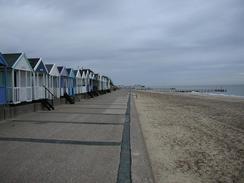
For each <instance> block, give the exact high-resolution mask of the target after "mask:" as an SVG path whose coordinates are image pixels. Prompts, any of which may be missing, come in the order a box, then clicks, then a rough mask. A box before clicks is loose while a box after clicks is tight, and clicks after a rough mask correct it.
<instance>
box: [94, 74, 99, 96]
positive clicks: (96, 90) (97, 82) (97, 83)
mask: <svg viewBox="0 0 244 183" xmlns="http://www.w3.org/2000/svg"><path fill="white" fill-rule="evenodd" d="M99 85H100V75H99V74H94V81H93V91H94V92H98V91H99Z"/></svg>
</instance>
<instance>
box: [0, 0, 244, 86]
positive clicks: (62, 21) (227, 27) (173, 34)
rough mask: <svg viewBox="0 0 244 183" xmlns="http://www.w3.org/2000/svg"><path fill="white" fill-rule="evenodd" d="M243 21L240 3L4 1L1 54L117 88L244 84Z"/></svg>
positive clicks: (199, 0)
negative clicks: (92, 75) (87, 73)
mask: <svg viewBox="0 0 244 183" xmlns="http://www.w3.org/2000/svg"><path fill="white" fill-rule="evenodd" d="M243 16H244V3H243V1H242V0H215V1H205V0H187V1H171V0H164V1H160V0H152V1H147V0H135V1H129V0H124V1H117V0H104V1H100V0H90V1H79V0H77V1H69V0H50V1H40V0H39V1H38V0H25V1H24V0H13V1H8V0H0V17H1V18H0V24H1V27H0V40H1V41H0V48H1V51H2V52H15V51H25V52H26V53H27V55H29V56H42V57H43V59H45V61H46V62H55V63H58V64H60V65H61V64H69V65H72V66H73V67H77V66H80V65H82V66H86V67H91V68H92V69H94V70H96V71H97V72H102V73H105V74H108V75H109V76H111V77H112V78H113V79H114V81H115V83H124V84H133V83H139V82H141V83H144V84H148V85H160V84H162V85H163V84H168V85H169V84H170V83H172V84H182V83H186V84H196V83H198V84H201V83H203V84H207V83H213V82H216V84H218V83H230V84H231V83H242V82H244V78H243V77H240V76H241V75H238V77H237V76H236V75H237V74H236V73H242V72H241V70H244V65H243V63H244V60H243V59H244V54H243V48H244V35H243V33H242V32H243V29H244V24H243V23H242V18H243ZM220 76H221V77H220ZM212 78H215V79H214V80H213V79H212Z"/></svg>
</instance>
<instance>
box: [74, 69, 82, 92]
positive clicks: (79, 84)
mask: <svg viewBox="0 0 244 183" xmlns="http://www.w3.org/2000/svg"><path fill="white" fill-rule="evenodd" d="M74 74H75V78H76V80H75V86H76V89H75V92H76V94H80V93H82V77H81V73H80V70H74Z"/></svg>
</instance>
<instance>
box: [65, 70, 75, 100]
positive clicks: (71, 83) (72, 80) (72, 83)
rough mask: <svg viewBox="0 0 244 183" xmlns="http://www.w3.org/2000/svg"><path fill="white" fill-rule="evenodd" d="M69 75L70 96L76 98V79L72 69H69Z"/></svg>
mask: <svg viewBox="0 0 244 183" xmlns="http://www.w3.org/2000/svg"><path fill="white" fill-rule="evenodd" d="M66 70H67V73H68V95H70V96H74V95H75V89H76V86H75V85H76V77H75V73H74V70H73V69H72V68H67V69H66Z"/></svg>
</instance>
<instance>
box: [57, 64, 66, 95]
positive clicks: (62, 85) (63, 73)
mask: <svg viewBox="0 0 244 183" xmlns="http://www.w3.org/2000/svg"><path fill="white" fill-rule="evenodd" d="M57 68H58V71H59V75H60V95H61V96H64V93H67V94H68V93H69V91H68V72H67V69H66V68H65V67H64V66H58V67H57Z"/></svg>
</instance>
